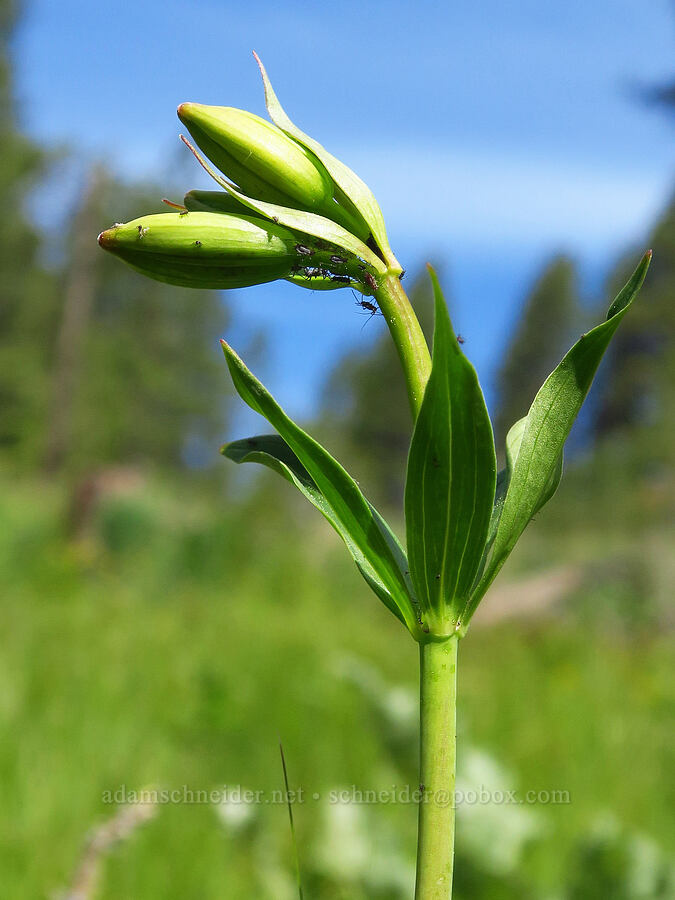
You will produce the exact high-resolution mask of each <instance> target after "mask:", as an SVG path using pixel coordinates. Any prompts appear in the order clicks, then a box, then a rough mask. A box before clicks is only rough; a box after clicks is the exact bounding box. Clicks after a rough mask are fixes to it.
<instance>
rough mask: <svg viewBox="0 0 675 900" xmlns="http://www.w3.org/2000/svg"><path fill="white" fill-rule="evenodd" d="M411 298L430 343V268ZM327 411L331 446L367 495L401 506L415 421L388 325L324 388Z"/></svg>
mask: <svg viewBox="0 0 675 900" xmlns="http://www.w3.org/2000/svg"><path fill="white" fill-rule="evenodd" d="M409 296H410V300H411V302H412V304H413V306H414V308H415V311H416V313H417V315H418V317H419V319H420V322H421V324H422V328H423V330H424V332H425V334H426V336H427V340H428V341H429V345H430V346H431V335H432V332H433V302H432V295H431V285H430V283H429V276H428V274H427V273H426V271H425V272H423V273H421V274H420V276H419V277H418V278H416V279H415V280H414V281H413V284H412V287H411V289H410V291H409ZM364 314H367V311H364ZM380 321H382V320H381V319H380ZM366 324H367V323H366ZM323 411H324V416H325V422H324V433H326V431H329V432H330V437H329V438H328V439H327V440H328V442H329V443H328V445H329V446H330V447H331V448H332V449H334V450H335V452H336V453H337V455H338V457H339V458H341V459H343V460H344V462H345V463H346V464H347V467H348V468H349V469H350V471H354V472H356V473H358V477H359V478H360V479H361V480H362V487H363V489H364V491H365V492H366V494H367V496H368V497H369V498H370V499H371V500H372V501H373V502H374V503H375V504H376V505H378V504H379V505H381V506H388V505H389V506H390V505H394V504H399V503H400V501H401V498H402V496H403V476H404V473H405V464H406V458H407V454H408V446H409V444H410V434H411V429H412V421H411V416H410V408H409V404H408V395H407V393H406V388H405V384H404V382H403V378H402V375H401V365H400V363H399V361H398V357H397V355H396V350H395V349H394V346H393V344H392V341H391V338H390V336H389V332H388V330H387V329H386V328H383V330H382V334H381V335H380V337H379V338H378V339H377V341H376V342H375V344H374V346H373V347H372V349H371V350H370V351H368V352H365V353H364V352H363V351H358V352H354V353H350V354H348V355H347V356H345V357H344V358H343V359H342V360H341V361H340V362H339V363H338V365H337V367H336V368H335V369H334V371H333V372H332V374H331V375H330V377H329V380H328V383H327V386H326V389H325V391H324V397H323Z"/></svg>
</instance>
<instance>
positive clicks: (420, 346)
mask: <svg viewBox="0 0 675 900" xmlns="http://www.w3.org/2000/svg"><path fill="white" fill-rule="evenodd" d="M375 299H376V300H377V303H378V306H379V307H380V310H381V312H382V315H383V316H384V318H385V319H386V320H387V325H388V326H389V331H390V332H391V336H392V338H393V340H394V344H395V345H396V350H397V351H398V355H399V359H400V360H401V365H402V366H403V374H404V375H405V381H406V386H407V388H408V399H409V400H410V408H411V409H412V414H413V419H416V418H417V413H418V412H419V410H420V406H421V405H422V397H423V395H424V388H425V387H426V384H427V381H428V380H429V373H430V372H431V357H430V356H429V348H428V347H427V342H426V339H425V337H424V334H423V333H422V329H421V327H420V323H419V322H418V321H417V316H416V315H415V313H414V311H413V308H412V306H411V305H410V300H408V297H407V295H406V292H405V291H404V290H403V286H402V285H401V282H400V280H399V277H398V274H396V273H394V274H391V275H387V276H386V277H384V278H383V279H382V281H381V282H380V284H379V286H378V289H377V291H376V293H375Z"/></svg>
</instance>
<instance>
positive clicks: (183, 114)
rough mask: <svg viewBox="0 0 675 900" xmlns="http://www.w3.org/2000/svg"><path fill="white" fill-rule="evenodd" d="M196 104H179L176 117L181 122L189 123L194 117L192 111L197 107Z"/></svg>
mask: <svg viewBox="0 0 675 900" xmlns="http://www.w3.org/2000/svg"><path fill="white" fill-rule="evenodd" d="M197 105H198V104H196V103H179V104H178V108H177V109H176V115H177V116H178V118H179V119H180V120H181V122H186V121H189V119H190V118H191V117H192V111H193V109H194V108H195V106H197Z"/></svg>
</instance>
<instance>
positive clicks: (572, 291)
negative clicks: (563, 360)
mask: <svg viewBox="0 0 675 900" xmlns="http://www.w3.org/2000/svg"><path fill="white" fill-rule="evenodd" d="M580 320H581V318H580V311H579V301H578V289H577V276H576V271H575V267H574V263H573V262H572V261H571V260H570V259H568V258H567V257H566V256H556V257H554V258H553V259H552V260H550V261H549V262H548V263H547V264H546V265H545V266H544V268H543V269H542V271H541V273H540V274H539V276H538V277H537V279H536V281H535V283H534V285H533V286H532V287H531V289H530V291H529V293H528V294H527V296H526V298H525V301H524V303H523V307H522V312H521V314H520V317H519V318H518V321H517V323H516V327H515V330H514V332H513V335H512V336H511V339H510V341H509V342H508V344H507V346H506V350H505V351H504V357H503V360H502V364H501V366H500V368H499V371H498V374H497V380H496V387H497V415H496V422H495V431H496V438H497V446H498V447H502V446H503V445H504V438H505V437H506V433H507V432H508V430H509V428H510V427H511V425H513V423H514V422H515V421H517V420H518V419H520V418H521V417H522V416H524V415H526V414H527V410H528V409H529V407H530V404H531V403H532V401H533V400H534V396H535V394H536V392H537V391H538V390H539V388H540V387H541V385H542V384H543V382H544V380H545V379H546V378H547V376H548V375H549V374H550V372H551V371H552V370H553V369H554V368H555V366H556V365H557V364H558V361H559V360H560V357H561V356H562V355H563V354H564V353H565V351H566V350H567V348H568V347H569V344H570V338H571V337H572V336H573V329H574V328H575V327H576V328H578V326H579V322H580Z"/></svg>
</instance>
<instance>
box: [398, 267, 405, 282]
mask: <svg viewBox="0 0 675 900" xmlns="http://www.w3.org/2000/svg"><path fill="white" fill-rule="evenodd" d="M404 278H405V269H401V271H400V273H399V276H398V280H399V281H403V279H404Z"/></svg>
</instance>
